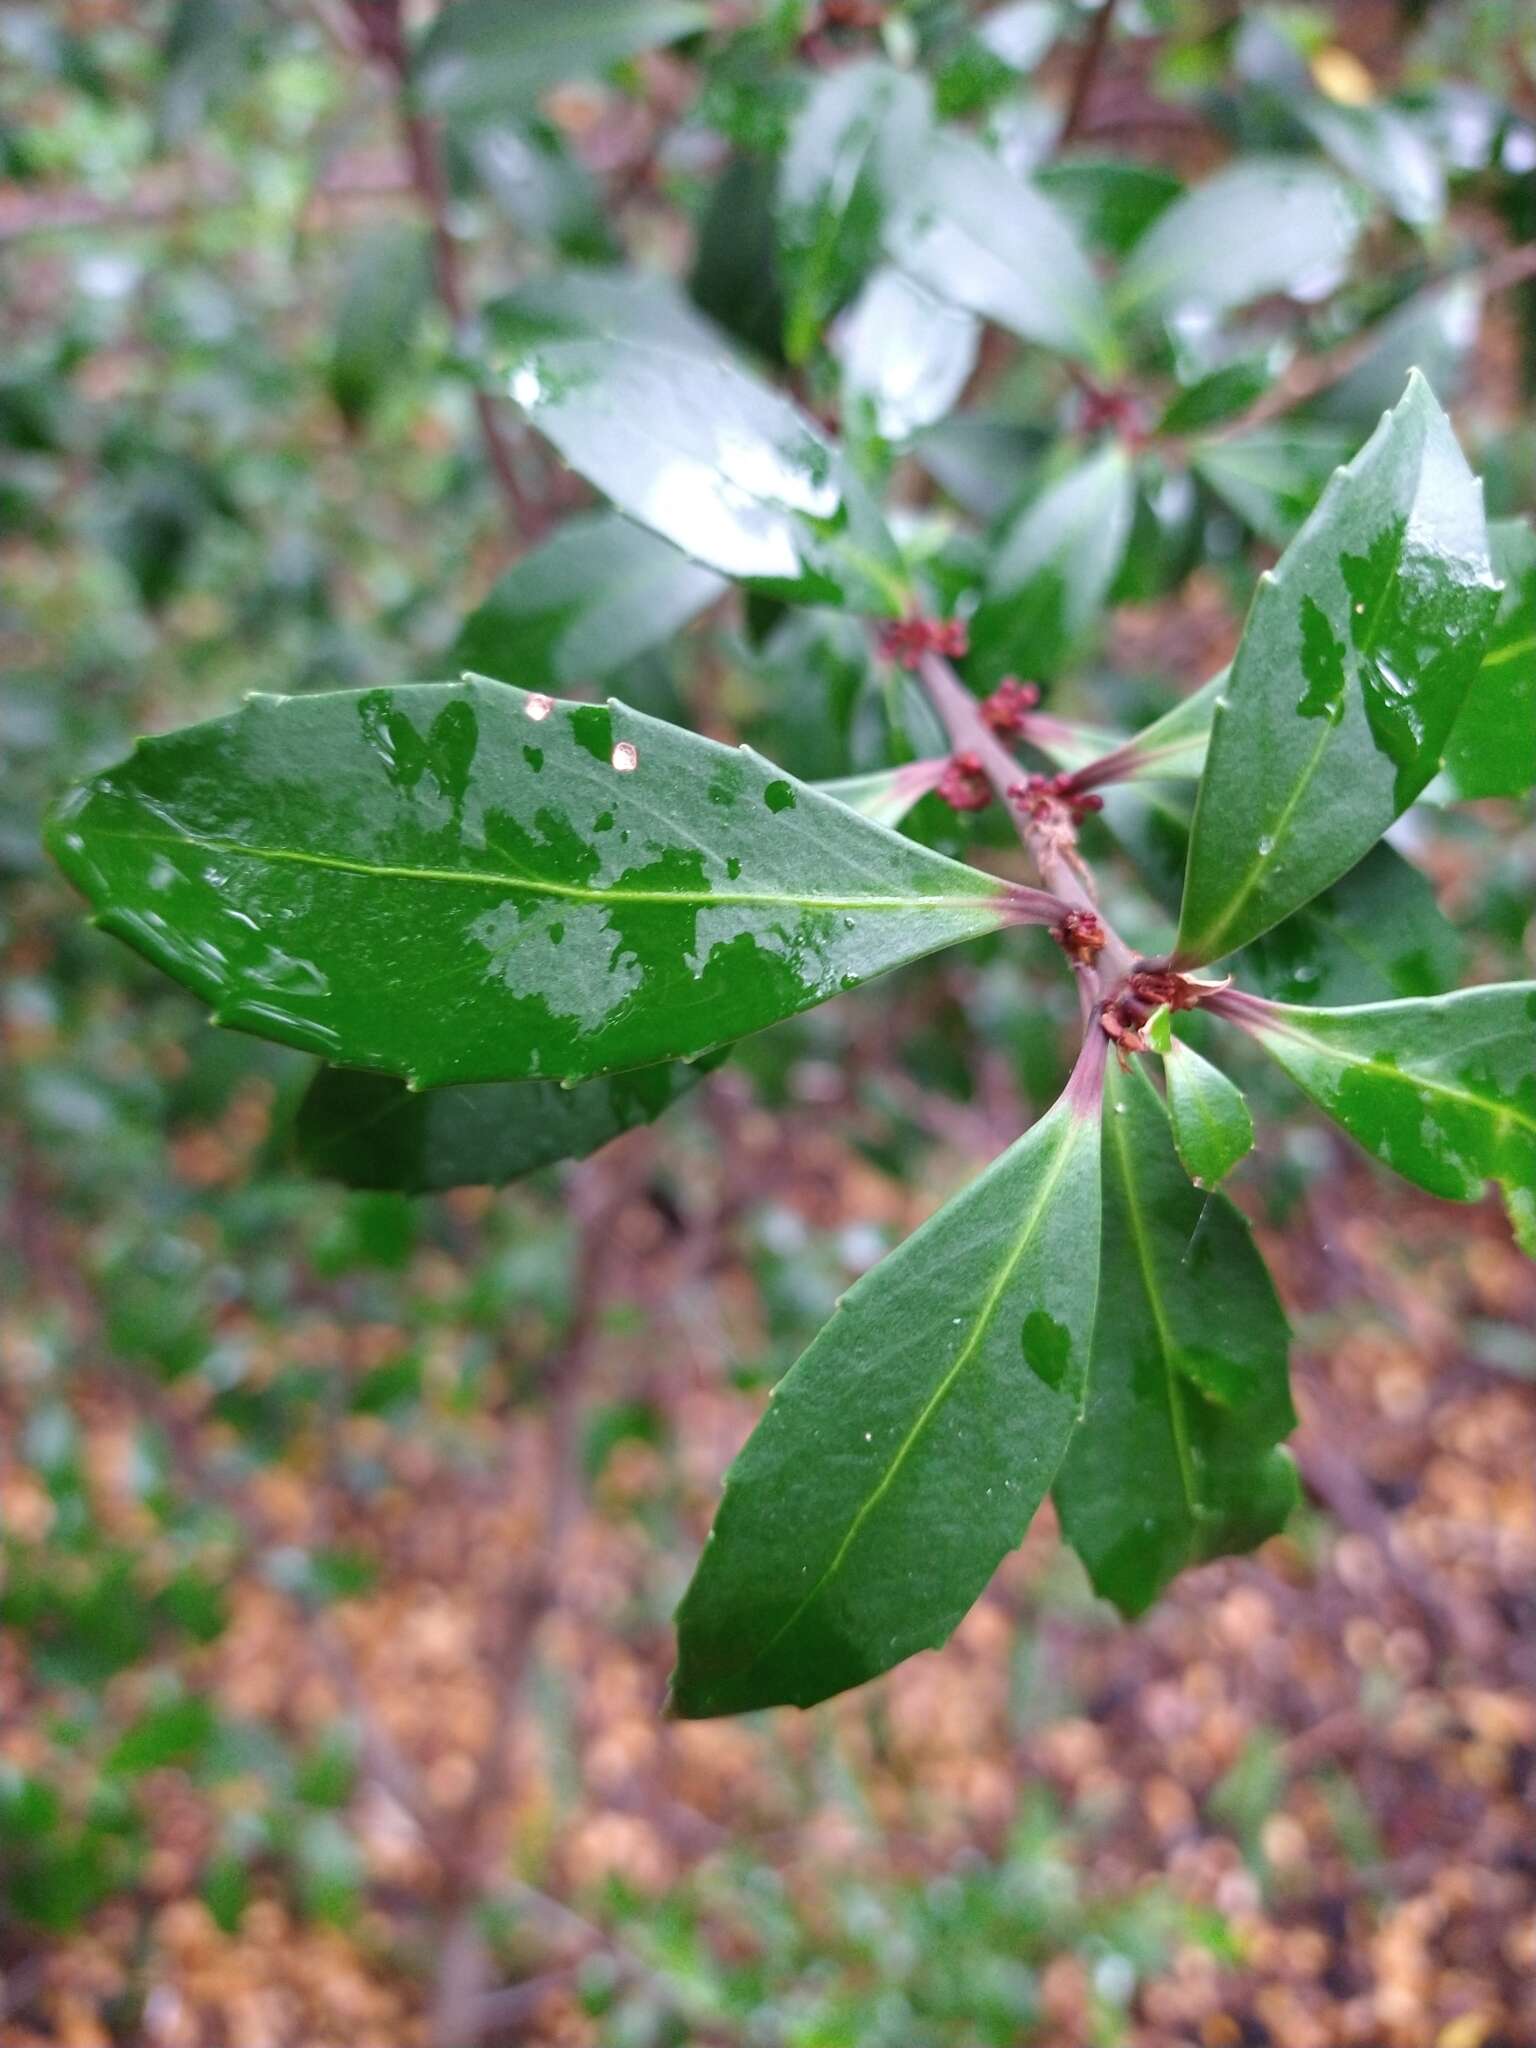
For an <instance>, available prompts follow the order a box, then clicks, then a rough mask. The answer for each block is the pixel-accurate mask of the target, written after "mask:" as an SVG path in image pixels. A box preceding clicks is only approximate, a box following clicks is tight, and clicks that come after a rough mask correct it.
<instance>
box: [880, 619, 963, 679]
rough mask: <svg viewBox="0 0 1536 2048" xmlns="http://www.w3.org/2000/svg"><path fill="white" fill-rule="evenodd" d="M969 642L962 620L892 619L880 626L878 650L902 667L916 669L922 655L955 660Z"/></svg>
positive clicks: (888, 659) (887, 658)
mask: <svg viewBox="0 0 1536 2048" xmlns="http://www.w3.org/2000/svg"><path fill="white" fill-rule="evenodd" d="M969 645H970V635H969V633H968V632H967V630H966V625H965V621H964V620H963V619H925V618H921V617H918V616H916V615H914V616H913V617H911V618H907V619H893V620H891V621H890V623H889V624H887V625H884V626H882V627H881V628H880V640H879V646H880V652H881V653H882V654H883V655H884V656H885V658H886V660H887V661H894V662H896V663H898V664H899V665H900V666H901V667H902V668H916V667H917V665H918V663H919V662H920V661H921V660H922V658H923V656H924V655H925V654H946V655H948V656H949V657H950V659H951V660H952V661H953V660H958V659H959V658H960V657H961V656H962V655H963V654H964V653H965V652H966V650H967V648H968V647H969Z"/></svg>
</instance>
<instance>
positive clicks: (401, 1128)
mask: <svg viewBox="0 0 1536 2048" xmlns="http://www.w3.org/2000/svg"><path fill="white" fill-rule="evenodd" d="M709 1064H710V1063H709V1062H708V1061H706V1060H701V1061H700V1062H699V1063H698V1064H697V1065H694V1066H689V1065H687V1064H685V1063H684V1062H683V1061H681V1060H671V1061H668V1062H667V1063H666V1064H665V1065H663V1066H657V1067H639V1068H636V1069H635V1070H634V1072H632V1073H625V1074H605V1075H601V1076H599V1078H598V1079H597V1080H595V1081H582V1082H580V1083H578V1085H577V1086H576V1087H574V1088H562V1087H561V1086H560V1084H559V1083H558V1082H557V1081H512V1082H505V1083H502V1084H500V1085H497V1084H496V1083H490V1084H488V1085H485V1086H481V1087H469V1088H419V1089H411V1088H408V1087H407V1086H406V1084H405V1083H404V1082H403V1081H400V1080H397V1079H396V1078H395V1076H394V1075H393V1074H367V1073H360V1072H358V1071H357V1070H355V1069H354V1068H350V1067H322V1068H321V1069H320V1072H319V1073H318V1074H316V1076H315V1078H314V1080H313V1081H312V1082H311V1083H310V1085H309V1088H308V1090H307V1092H306V1094H305V1096H304V1099H303V1101H302V1102H301V1103H300V1104H299V1110H298V1116H297V1119H296V1121H295V1125H294V1137H295V1141H296V1144H297V1149H298V1154H299V1157H300V1159H301V1160H302V1161H303V1163H304V1165H305V1166H307V1167H308V1168H309V1169H310V1171H311V1172H313V1173H323V1174H327V1175H329V1176H330V1178H331V1179H333V1180H340V1181H345V1182H346V1184H347V1186H348V1187H354V1188H373V1189H380V1190H385V1189H388V1190H395V1191H398V1192H399V1193H401V1194H407V1195H422V1194H429V1193H432V1192H433V1191H435V1190H438V1189H441V1188H464V1187H502V1186H504V1185H505V1184H506V1183H507V1182H508V1181H511V1180H517V1179H518V1178H520V1176H522V1175H523V1174H525V1173H532V1172H533V1171H534V1170H535V1168H537V1167H540V1166H549V1165H552V1164H553V1163H554V1161H556V1160H557V1159H585V1158H586V1157H587V1156H588V1154H589V1153H592V1152H595V1151H597V1149H598V1147H599V1146H600V1145H606V1144H608V1143H610V1142H611V1141H612V1140H613V1139H614V1138H617V1137H620V1136H621V1135H622V1134H623V1133H624V1132H625V1131H629V1130H633V1129H634V1128H635V1127H636V1125H638V1124H648V1123H654V1122H655V1120H656V1118H657V1117H659V1116H660V1115H661V1114H662V1112H663V1111H664V1110H667V1109H670V1108H671V1106H672V1104H673V1103H674V1102H676V1101H678V1100H679V1099H680V1098H681V1097H682V1096H684V1095H686V1094H687V1093H688V1092H689V1090H690V1089H692V1088H693V1087H695V1086H696V1085H697V1083H698V1082H699V1081H700V1080H701V1079H702V1078H703V1075H704V1074H705V1073H706V1072H707V1070H708V1066H709Z"/></svg>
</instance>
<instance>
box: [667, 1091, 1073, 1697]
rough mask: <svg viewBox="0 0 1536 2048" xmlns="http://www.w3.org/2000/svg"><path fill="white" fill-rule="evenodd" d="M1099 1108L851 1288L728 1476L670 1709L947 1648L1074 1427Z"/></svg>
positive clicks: (1033, 1145)
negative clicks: (942, 1645) (943, 1644)
mask: <svg viewBox="0 0 1536 2048" xmlns="http://www.w3.org/2000/svg"><path fill="white" fill-rule="evenodd" d="M1098 1246H1099V1135H1098V1117H1097V1114H1096V1113H1095V1114H1093V1115H1091V1116H1089V1115H1083V1114H1080V1113H1079V1112H1078V1111H1077V1110H1076V1109H1074V1108H1073V1107H1072V1106H1071V1104H1070V1103H1069V1102H1067V1101H1065V1100H1064V1101H1063V1102H1061V1103H1059V1104H1058V1105H1057V1107H1056V1108H1055V1109H1054V1110H1053V1111H1052V1112H1051V1113H1050V1114H1049V1115H1048V1116H1046V1117H1043V1118H1042V1119H1041V1121H1040V1122H1039V1123H1038V1124H1036V1125H1035V1127H1034V1129H1033V1130H1031V1131H1030V1132H1028V1134H1027V1135H1026V1136H1025V1137H1023V1138H1021V1139H1020V1140H1019V1142H1018V1143H1017V1144H1016V1145H1015V1146H1014V1147H1013V1148H1012V1150H1011V1151H1009V1152H1007V1153H1005V1154H1004V1155H1003V1157H1002V1158H1001V1159H999V1160H997V1161H995V1162H994V1164H993V1165H992V1166H991V1167H989V1168H988V1170H987V1171H986V1172H985V1173H984V1174H983V1175H982V1176H981V1178H980V1179H979V1180H977V1181H976V1182H974V1183H973V1184H972V1186H971V1187H969V1188H968V1189H966V1191H965V1192H964V1193H963V1194H961V1195H959V1196H957V1197H956V1198H955V1200H954V1201H952V1202H950V1203H949V1204H948V1205H947V1206H946V1207H945V1208H943V1209H941V1210H940V1211H939V1213H938V1215H936V1216H935V1217H933V1218H932V1219H931V1221H929V1222H928V1223H926V1224H924V1226H923V1227H922V1229H921V1230H919V1231H917V1232H916V1233H915V1234H914V1235H913V1236H912V1237H910V1238H909V1239H908V1240H907V1242H906V1243H905V1244H904V1245H902V1246H901V1247H900V1248H899V1250H897V1251H895V1252H893V1253H892V1254H891V1255H890V1256H889V1257H888V1258H887V1259H885V1260H884V1261H882V1263H881V1264H880V1265H878V1266H877V1267H876V1268H875V1269H874V1271H873V1272H871V1273H869V1274H867V1275H866V1276H865V1277H864V1278H863V1279H861V1280H859V1281H857V1282H856V1283H855V1285H854V1286H853V1287H852V1288H851V1289H850V1291H849V1293H848V1294H847V1296H846V1297H845V1299H844V1301H843V1302H842V1304H841V1306H840V1307H839V1308H838V1309H837V1311H836V1312H835V1314H834V1315H833V1317H832V1320H831V1322H830V1323H828V1324H827V1326H826V1328H825V1329H824V1330H823V1331H822V1332H821V1334H820V1335H819V1336H818V1337H817V1338H816V1340H815V1341H814V1343H813V1344H812V1345H811V1347H810V1349H809V1350H808V1351H807V1352H806V1353H805V1355H804V1356H803V1357H802V1358H801V1359H800V1360H799V1362H798V1363H797V1364H796V1365H795V1366H794V1367H793V1368H792V1369H791V1370H790V1372H789V1373H788V1374H787V1375H786V1377H785V1378H784V1379H783V1380H782V1381H781V1382H780V1384H779V1385H778V1387H776V1388H775V1390H774V1394H773V1398H772V1401H771V1402H770V1404H769V1407H768V1411H767V1413H766V1414H765V1415H764V1417H763V1419H762V1421H761V1422H760V1423H759V1424H758V1426H757V1429H756V1430H755V1431H754V1433H753V1436H752V1438H751V1441H750V1442H749V1443H748V1445H747V1447H746V1449H745V1450H744V1451H743V1452H742V1454H741V1456H740V1457H739V1458H738V1459H737V1461H736V1463H735V1464H734V1465H733V1466H732V1468H731V1471H730V1474H729V1476H728V1478H727V1480H726V1488H725V1496H724V1498H723V1500H722V1501H721V1504H720V1510H719V1513H718V1514H717V1516H716V1518H715V1526H714V1529H713V1530H712V1532H711V1534H710V1539H709V1542H708V1545H707V1547H706V1549H705V1551H704V1555H703V1558H702V1560H701V1561H700V1564H699V1568H698V1571H697V1573H696V1574H695V1577H694V1580H693V1584H692V1585H691V1586H690V1587H689V1589H688V1593H687V1595H686V1597H685V1599H684V1601H683V1604H682V1607H681V1608H680V1610H679V1613H678V1667H677V1671H676V1674H675V1675H674V1678H673V1681H672V1708H673V1711H674V1712H675V1713H678V1714H681V1715H685V1716H701V1715H709V1714H729V1713H741V1712H743V1711H745V1710H747V1709H749V1708H753V1707H765V1706H776V1705H780V1704H793V1705H796V1706H810V1705H812V1704H813V1703H814V1702H815V1701H817V1700H822V1699H826V1698H827V1697H828V1696H829V1695H830V1694H832V1693H835V1692H842V1691H844V1690H846V1688H848V1687H849V1686H853V1685H859V1684H862V1683H863V1681H864V1680H865V1679H868V1678H873V1677H875V1676H876V1675H877V1674H878V1673H879V1672H882V1671H887V1670H889V1669H890V1667H891V1666H892V1665H893V1664H897V1663H899V1662H900V1661H901V1659H902V1658H904V1657H909V1656H911V1655H912V1654H913V1652H914V1651H916V1650H922V1649H929V1648H934V1647H936V1646H937V1645H938V1644H940V1643H942V1642H944V1641H945V1640H946V1639H947V1638H948V1636H949V1634H950V1632H951V1631H952V1630H953V1629H954V1627H955V1625H956V1624H957V1623H958V1622H959V1621H960V1619H961V1617H962V1616H963V1615H964V1614H965V1612H966V1610H967V1609H968V1608H969V1607H970V1606H971V1604H972V1602H973V1601H974V1600H975V1599H976V1598H977V1596H978V1595H979V1594H980V1593H981V1591H982V1589H983V1588H984V1587H985V1585H986V1583H987V1581H988V1579H990V1578H991V1576H992V1574H993V1572H994V1571H995V1570H996V1569H997V1566H998V1565H999V1563H1001V1561H1002V1559H1003V1558H1004V1557H1005V1556H1006V1554H1007V1553H1008V1552H1009V1551H1010V1550H1012V1549H1013V1548H1014V1547H1015V1546H1016V1545H1017V1544H1018V1543H1019V1542H1020V1541H1021V1540H1022V1538H1023V1535H1024V1532H1025V1530H1026V1529H1027V1528H1028V1527H1029V1524H1030V1521H1031V1519H1032V1518H1033V1516H1034V1513H1035V1510H1036V1509H1037V1508H1038V1507H1039V1505H1040V1502H1041V1500H1042V1499H1043V1498H1044V1496H1045V1493H1046V1490H1047V1488H1048V1487H1049V1486H1050V1483H1051V1479H1052V1477H1053V1475H1054V1473H1055V1471H1056V1467H1057V1464H1058V1462H1059V1461H1060V1458H1061V1455H1062V1451H1063V1449H1064V1448H1065V1446H1066V1443H1067V1440H1068V1438H1069V1436H1070V1434H1071V1432H1072V1428H1073V1425H1074V1423H1075V1421H1076V1419H1077V1414H1078V1407H1079V1400H1080V1396H1081V1389H1082V1375H1083V1369H1084V1365H1085V1362H1086V1359H1087V1355H1088V1344H1089V1338H1090V1335H1091V1332H1092V1327H1093V1308H1094V1296H1095V1289H1096V1284H1097V1272H1098V1257H1099V1252H1098Z"/></svg>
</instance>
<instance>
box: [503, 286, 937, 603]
mask: <svg viewBox="0 0 1536 2048" xmlns="http://www.w3.org/2000/svg"><path fill="white" fill-rule="evenodd" d="M702 327H703V323H702V322H701V321H699V319H698V316H697V315H694V314H683V313H682V312H681V310H680V309H678V308H676V307H670V306H668V305H666V303H665V302H664V301H662V300H660V299H658V300H657V301H656V302H655V318H654V320H650V321H648V324H647V325H646V326H644V327H643V328H641V329H639V330H638V331H637V329H636V327H635V325H634V323H633V322H632V321H631V319H630V318H629V316H628V312H627V310H626V307H625V304H624V302H623V299H622V296H621V295H620V294H617V293H611V292H608V291H606V289H605V292H604V296H603V299H602V300H599V298H598V297H597V296H595V295H594V294H593V293H592V290H591V285H590V281H588V282H585V283H583V285H582V286H581V298H580V301H579V302H578V301H577V300H575V299H569V300H557V301H553V302H552V300H551V298H550V295H549V294H548V293H547V292H532V293H524V294H519V295H518V296H517V297H515V298H513V299H504V300H501V301H499V302H498V304H497V306H496V307H495V308H494V309H493V314H492V335H493V350H492V364H493V370H494V382H495V384H496V386H497V388H499V389H502V390H505V391H506V392H507V393H508V394H509V395H510V396H511V398H512V399H513V401H514V402H515V403H516V404H517V405H518V406H519V407H521V409H522V410H523V412H524V413H525V414H526V415H527V417H528V418H529V420H530V421H531V422H532V423H533V425H534V426H536V427H537V428H538V430H539V432H540V433H541V434H544V435H545V436H547V438H548V439H549V440H551V441H553V442H554V444H555V446H556V447H557V448H558V449H559V450H560V453H561V454H562V455H563V456H564V457H565V459H566V461H567V462H569V463H570V464H571V466H572V468H573V469H576V470H579V471H580V473H581V474H582V475H583V476H584V477H586V478H587V479H588V481H589V482H591V483H594V484H596V485H597V487H598V489H599V490H601V491H603V492H605V493H606V494H607V496H608V497H610V498H611V499H612V500H613V502H614V504H615V505H616V506H617V507H618V508H619V510H620V511H621V512H626V513H628V514H629V516H630V517H631V518H632V519H634V520H636V521H638V522H639V524H640V525H642V526H646V527H649V528H650V530H651V531H652V532H653V533H658V534H660V535H661V536H662V537H663V538H664V539H666V540H669V541H672V542H674V543H675V544H676V545H677V546H678V547H679V548H681V549H682V550H683V552H684V553H685V554H688V555H691V556H692V557H693V559H694V560H695V561H698V562H703V563H705V564H706V565H707V566H708V567H710V568H712V569H718V570H720V571H721V572H722V573H723V574H725V575H727V576H733V577H736V578H737V579H739V580H740V581H743V582H746V583H749V584H751V585H752V586H753V587H755V588H758V589H762V590H766V591H768V592H769V593H771V594H772V595H774V596H778V597H786V598H793V599H797V600H799V601H801V602H808V603H833V604H836V603H846V604H848V605H850V606H853V607H854V608H856V609H858V610H860V611H866V612H877V613H881V614H888V613H891V612H897V611H900V610H901V609H902V608H903V605H904V602H905V594H906V576H905V572H904V569H903V565H902V562H901V557H900V555H899V554H898V552H897V549H896V545H895V543H894V542H893V541H892V539H891V537H890V535H889V534H888V533H887V531H886V529H885V526H884V523H883V522H882V520H881V518H880V515H879V513H878V511H877V510H876V509H875V506H874V504H873V501H872V500H871V499H870V497H869V496H868V493H867V492H866V491H865V489H864V487H863V485H862V484H861V483H860V482H859V481H858V479H857V478H856V477H855V476H853V475H852V473H851V472H850V471H849V470H848V468H847V466H846V464H845V463H844V461H843V458H842V455H841V453H840V452H839V451H838V450H837V449H836V448H835V447H834V446H833V444H832V443H831V442H829V441H828V440H827V439H826V437H825V436H824V435H823V434H822V433H821V431H820V429H819V428H817V427H815V426H814V425H813V424H812V423H811V421H810V420H808V419H807V418H806V417H805V416H804V414H802V413H801V412H799V411H798V410H797V409H796V407H795V406H793V405H792V404H791V403H790V401H789V400H788V399H787V398H783V397H781V396H780V395H779V393H778V392H776V391H772V390H770V389H769V388H768V386H767V385H765V384H761V383H759V382H758V380H757V379H756V378H755V377H753V376H752V375H750V374H749V373H748V372H747V371H745V370H743V369H740V368H738V367H737V365H736V364H735V363H733V362H731V361H729V360H727V359H726V358H725V357H724V355H723V354H706V353H705V352H704V351H703V349H702V348H700V347H698V345H697V339H696V334H695V331H694V330H695V329H698V328H702Z"/></svg>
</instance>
